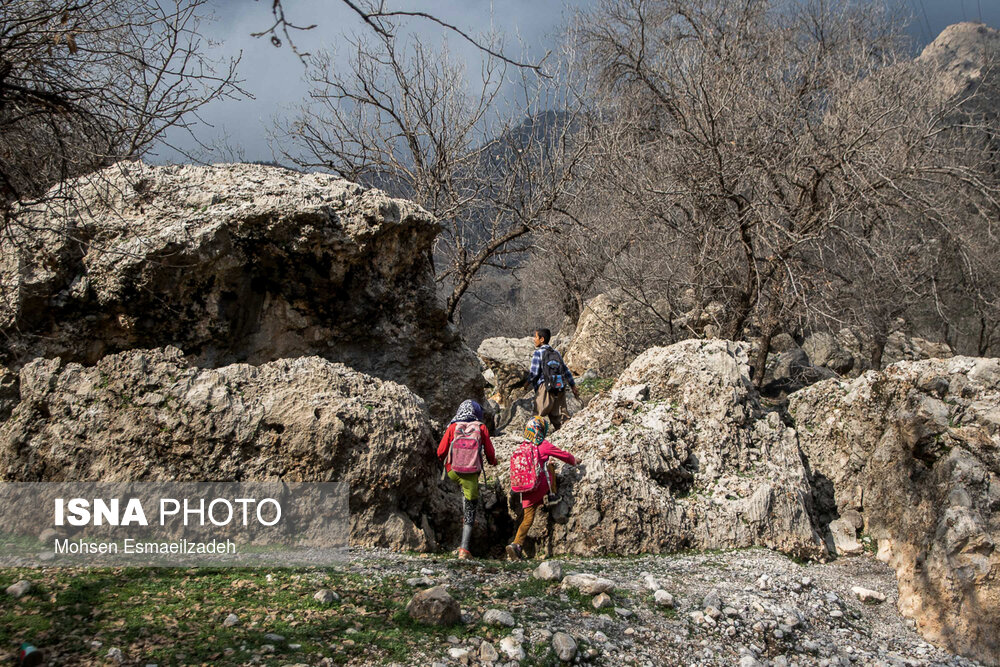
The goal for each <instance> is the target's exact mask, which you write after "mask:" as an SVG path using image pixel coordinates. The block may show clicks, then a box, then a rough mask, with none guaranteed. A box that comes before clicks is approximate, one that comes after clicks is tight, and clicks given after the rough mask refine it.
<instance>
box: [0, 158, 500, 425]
mask: <svg viewBox="0 0 1000 667" xmlns="http://www.w3.org/2000/svg"><path fill="white" fill-rule="evenodd" d="M64 190H65V192H66V193H68V197H67V198H62V197H53V198H51V201H50V202H49V203H48V204H46V205H45V206H44V207H41V208H40V210H38V211H37V212H35V213H31V214H28V215H26V216H24V218H23V220H22V223H23V224H22V226H19V227H16V228H14V229H13V230H12V233H14V234H16V235H17V238H15V239H12V241H14V242H12V243H4V244H3V253H2V254H0V279H2V283H3V287H4V289H3V290H2V291H0V334H2V335H3V336H4V338H5V347H4V350H3V352H2V355H0V356H2V358H0V362H3V363H6V364H7V365H8V366H10V367H11V368H15V369H16V368H19V367H20V366H21V365H23V364H25V363H26V362H28V361H30V360H31V359H33V358H35V357H61V358H62V359H63V360H64V361H66V362H70V361H75V362H80V363H83V364H90V365H92V364H94V363H96V362H97V361H98V360H99V359H101V357H103V356H105V355H107V354H112V353H115V352H119V351H123V350H128V349H136V348H156V347H163V346H167V345H172V346H175V347H178V348H180V349H181V350H183V351H184V353H185V354H186V355H188V356H189V358H190V359H191V360H192V361H193V362H194V363H195V364H196V365H199V366H203V367H219V366H224V365H226V364H231V363H236V362H246V363H251V364H261V363H265V362H268V361H272V360H276V359H282V358H291V357H299V356H310V355H317V356H320V357H323V358H325V359H328V360H331V361H339V362H342V363H344V364H347V365H348V366H350V367H351V368H354V369H356V370H359V371H361V372H364V373H367V374H370V375H374V376H376V377H379V378H382V379H389V380H394V381H397V382H401V383H403V384H406V385H407V386H408V387H410V388H411V389H413V390H414V391H415V392H417V393H418V394H419V395H420V396H421V397H423V398H424V399H425V400H426V401H427V403H428V405H429V406H430V408H431V410H432V414H434V415H435V416H437V417H439V418H443V417H445V416H447V415H448V414H449V413H450V411H451V410H453V409H454V405H455V397H456V396H480V397H481V395H482V393H481V392H482V376H481V374H480V369H479V364H478V362H477V360H476V357H475V354H474V353H473V352H472V351H471V350H469V349H468V348H467V347H465V346H464V345H463V344H462V341H461V339H460V337H459V334H458V332H457V330H456V329H455V328H454V327H453V326H451V325H450V324H449V323H448V322H447V319H446V316H445V313H444V311H443V309H442V308H441V307H440V305H439V303H438V300H437V297H436V294H435V285H434V281H433V268H432V265H431V247H432V244H433V241H434V237H435V235H436V234H437V232H438V229H439V228H438V225H437V224H436V223H435V222H434V220H432V219H431V217H430V216H429V215H428V214H427V213H426V212H425V211H424V210H423V209H421V208H419V207H418V206H416V205H415V204H413V203H411V202H408V201H403V200H397V199H390V198H389V197H387V196H386V195H385V194H384V193H382V192H380V191H378V190H372V189H366V188H363V187H361V186H358V185H354V184H351V183H348V182H346V181H342V180H338V179H336V178H334V177H332V176H329V175H324V174H299V173H296V172H292V171H289V170H285V169H280V168H274V167H264V166H259V165H245V164H241V165H222V166H214V167H198V166H190V165H188V166H165V167H149V166H146V165H142V164H137V163H134V164H120V165H116V166H114V167H111V168H109V169H107V170H105V171H103V172H100V173H98V174H96V175H91V176H88V177H84V178H81V179H78V180H76V181H74V182H72V183H69V184H66V185H65V187H64ZM28 230H30V232H29V231H28Z"/></svg>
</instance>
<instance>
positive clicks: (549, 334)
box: [535, 329, 552, 343]
mask: <svg viewBox="0 0 1000 667" xmlns="http://www.w3.org/2000/svg"><path fill="white" fill-rule="evenodd" d="M535 333H536V334H538V335H539V336H541V338H542V342H543V343H548V342H549V339H550V338H552V332H551V331H549V330H548V329H535Z"/></svg>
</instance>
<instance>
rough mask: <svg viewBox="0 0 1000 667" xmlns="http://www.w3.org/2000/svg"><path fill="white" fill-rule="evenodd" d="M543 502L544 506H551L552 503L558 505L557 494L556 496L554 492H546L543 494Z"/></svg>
mask: <svg viewBox="0 0 1000 667" xmlns="http://www.w3.org/2000/svg"><path fill="white" fill-rule="evenodd" d="M543 504H544V505H545V506H546V507H552V506H553V505H558V504H559V496H557V495H556V494H554V493H546V494H545V500H544V501H543Z"/></svg>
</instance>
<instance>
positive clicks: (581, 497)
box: [500, 340, 827, 557]
mask: <svg viewBox="0 0 1000 667" xmlns="http://www.w3.org/2000/svg"><path fill="white" fill-rule="evenodd" d="M639 385H645V386H646V387H647V388H648V393H647V392H643V395H644V396H646V398H644V399H643V400H641V401H640V402H636V401H634V400H630V399H628V398H626V395H627V392H619V391H617V389H619V388H622V387H634V386H639ZM551 440H552V442H553V443H554V444H556V445H558V446H560V447H563V448H564V449H567V450H569V451H570V452H572V453H573V454H574V455H576V456H578V457H580V458H581V465H580V466H577V467H576V468H572V467H568V466H564V467H563V468H562V470H561V472H560V474H559V483H560V489H559V493H560V496H562V497H563V499H564V503H562V504H561V505H565V507H566V509H561V508H560V507H561V506H560V507H557V508H555V509H553V510H552V511H551V514H552V520H550V521H536V522H535V525H534V526H533V527H532V530H531V532H530V533H529V535H530V536H531V537H534V538H536V539H537V540H538V542H539V543H540V544H546V545H551V548H552V550H553V551H554V552H556V553H576V554H581V555H583V554H595V553H606V552H614V553H627V554H630V553H640V552H662V551H676V550H679V549H685V548H726V547H743V546H751V545H762V546H768V547H771V548H774V549H778V550H779V551H783V552H785V553H789V554H794V555H797V556H805V557H819V556H823V555H825V554H826V553H827V552H826V548H825V546H824V540H823V539H822V537H821V535H820V533H819V531H818V530H817V528H816V527H815V526H814V525H813V521H812V518H811V515H812V490H811V487H810V485H809V482H808V479H807V475H806V470H805V467H804V466H803V462H802V459H801V456H800V454H799V450H798V443H797V441H796V437H795V432H794V431H792V430H791V429H788V428H786V427H785V426H784V425H783V424H782V423H781V421H780V419H778V417H777V415H775V414H770V415H768V416H767V417H764V416H763V415H762V413H761V410H760V406H759V404H758V400H757V395H756V393H755V391H754V389H753V387H752V385H751V382H750V377H749V364H748V360H747V355H746V350H745V346H743V345H741V344H736V343H731V342H728V341H721V340H711V341H697V340H690V341H684V342H681V343H677V344H676V345H673V346H670V347H667V348H654V349H650V350H647V351H646V352H644V353H643V354H642V355H640V356H639V357H638V358H637V359H636V360H635V361H634V362H633V363H632V364H631V366H629V368H628V369H627V370H626V371H625V372H624V373H623V374H622V375H621V376H620V377H619V378H618V381H617V382H616V384H615V386H614V388H613V389H612V391H610V392H606V393H605V394H602V395H600V396H598V397H597V398H595V399H594V400H593V401H591V403H590V404H589V405H588V406H587V407H586V408H584V409H583V410H582V411H581V412H580V413H579V414H577V415H575V416H574V417H573V418H572V419H571V420H570V421H569V422H568V423H567V424H566V425H565V426H563V428H562V429H560V430H559V431H558V432H556V433H555V434H554V435H553V436H552V438H551ZM514 444H515V443H513V442H509V443H508V442H507V441H504V442H502V443H501V445H500V448H501V451H502V452H503V453H506V449H505V448H513V446H514Z"/></svg>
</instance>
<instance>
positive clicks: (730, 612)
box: [722, 607, 740, 618]
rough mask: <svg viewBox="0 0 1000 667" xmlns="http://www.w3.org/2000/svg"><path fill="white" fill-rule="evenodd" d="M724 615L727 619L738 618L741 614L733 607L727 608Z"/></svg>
mask: <svg viewBox="0 0 1000 667" xmlns="http://www.w3.org/2000/svg"><path fill="white" fill-rule="evenodd" d="M722 613H723V614H725V615H726V617H727V618H736V617H737V616H739V615H740V612H738V611H736V610H735V609H733V608H732V607H726V608H725V609H723V610H722Z"/></svg>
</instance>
